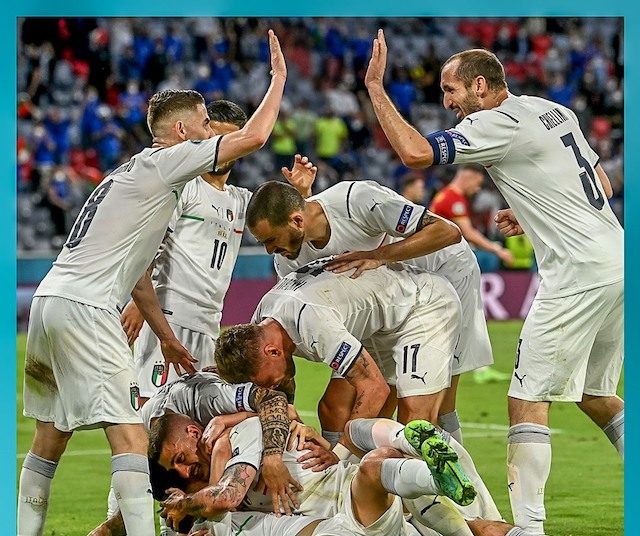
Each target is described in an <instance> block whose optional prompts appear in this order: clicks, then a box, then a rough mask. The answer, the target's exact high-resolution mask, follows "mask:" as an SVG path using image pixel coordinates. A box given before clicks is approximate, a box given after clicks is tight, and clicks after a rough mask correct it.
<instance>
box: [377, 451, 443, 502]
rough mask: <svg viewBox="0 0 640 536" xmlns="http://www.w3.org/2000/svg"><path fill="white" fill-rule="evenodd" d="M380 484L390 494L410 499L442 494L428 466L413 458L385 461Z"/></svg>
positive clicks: (381, 470)
mask: <svg viewBox="0 0 640 536" xmlns="http://www.w3.org/2000/svg"><path fill="white" fill-rule="evenodd" d="M380 482H381V483H382V487H383V488H384V489H386V490H387V491H388V492H389V493H393V494H394V495H399V496H400V497H405V498H408V499H415V498H417V497H420V496H421V495H425V494H430V495H436V494H438V493H440V489H439V488H438V486H437V484H436V483H435V481H434V480H433V476H432V475H431V471H430V470H429V467H427V464H426V463H425V462H424V461H422V460H416V459H413V458H389V459H387V460H383V462H382V467H381V469H380Z"/></svg>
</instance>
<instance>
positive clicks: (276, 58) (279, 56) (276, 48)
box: [269, 30, 287, 78]
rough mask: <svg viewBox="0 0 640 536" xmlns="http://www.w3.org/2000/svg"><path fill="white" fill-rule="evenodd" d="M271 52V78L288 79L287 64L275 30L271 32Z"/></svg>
mask: <svg viewBox="0 0 640 536" xmlns="http://www.w3.org/2000/svg"><path fill="white" fill-rule="evenodd" d="M269 50H270V51H271V76H276V75H279V76H282V77H284V78H286V77H287V64H286V63H285V61H284V54H283V53H282V49H281V48H280V41H278V38H277V37H276V34H275V33H274V32H273V30H269Z"/></svg>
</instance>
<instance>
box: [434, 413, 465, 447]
mask: <svg viewBox="0 0 640 536" xmlns="http://www.w3.org/2000/svg"><path fill="white" fill-rule="evenodd" d="M438 424H440V428H442V429H443V430H446V431H447V432H449V433H450V434H451V437H453V438H454V439H455V440H456V441H457V442H458V443H460V444H461V445H462V429H461V428H460V419H459V418H458V412H457V411H456V410H455V409H454V410H453V411H452V412H451V413H445V414H444V415H440V416H439V417H438Z"/></svg>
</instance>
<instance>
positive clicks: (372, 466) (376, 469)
mask: <svg viewBox="0 0 640 536" xmlns="http://www.w3.org/2000/svg"><path fill="white" fill-rule="evenodd" d="M401 457H402V453H401V452H400V451H399V450H397V449H394V448H391V447H380V448H377V449H375V450H372V451H370V452H367V454H365V455H364V457H363V458H362V460H361V461H360V469H359V470H360V471H361V472H362V475H363V476H364V477H366V478H367V479H368V480H371V481H377V480H379V479H380V471H381V469H382V462H383V461H384V460H388V459H389V458H401Z"/></svg>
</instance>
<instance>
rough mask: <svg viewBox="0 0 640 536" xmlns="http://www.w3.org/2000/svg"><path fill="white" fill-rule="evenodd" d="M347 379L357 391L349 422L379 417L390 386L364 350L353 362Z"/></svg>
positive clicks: (346, 376)
mask: <svg viewBox="0 0 640 536" xmlns="http://www.w3.org/2000/svg"><path fill="white" fill-rule="evenodd" d="M345 379H346V380H347V381H348V382H349V383H350V384H351V385H352V387H353V388H354V389H355V390H356V400H355V402H354V404H353V408H352V409H351V415H350V416H349V420H353V419H359V418H372V417H377V416H378V414H379V413H380V410H381V409H382V406H384V402H385V400H386V399H387V397H388V396H389V386H388V385H387V383H386V382H385V380H384V377H383V376H382V373H381V372H380V369H379V368H378V365H376V363H375V361H374V360H373V358H372V357H371V355H370V354H369V352H367V351H366V350H365V349H364V348H362V350H360V354H359V355H358V357H356V358H355V360H354V361H353V363H352V365H351V368H350V369H349V371H348V372H347V373H346V375H345Z"/></svg>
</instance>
